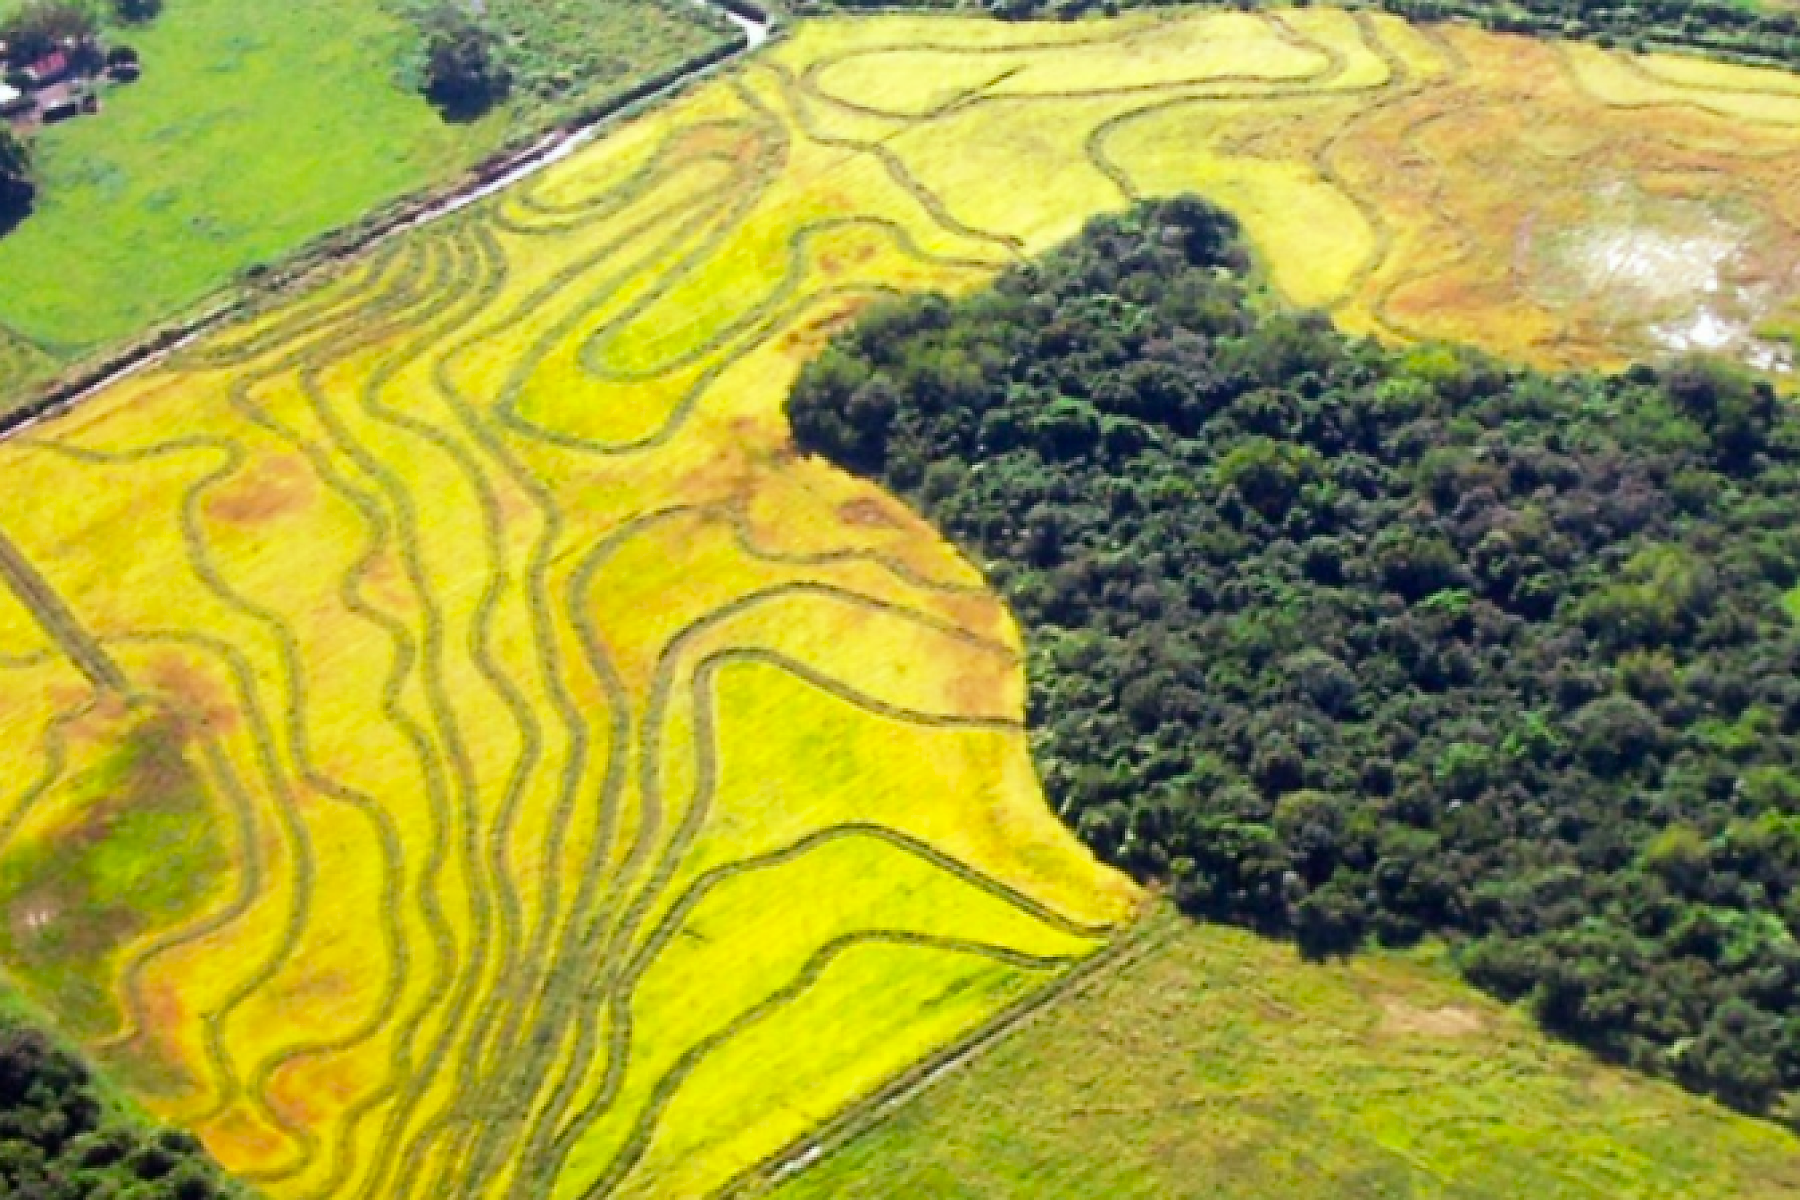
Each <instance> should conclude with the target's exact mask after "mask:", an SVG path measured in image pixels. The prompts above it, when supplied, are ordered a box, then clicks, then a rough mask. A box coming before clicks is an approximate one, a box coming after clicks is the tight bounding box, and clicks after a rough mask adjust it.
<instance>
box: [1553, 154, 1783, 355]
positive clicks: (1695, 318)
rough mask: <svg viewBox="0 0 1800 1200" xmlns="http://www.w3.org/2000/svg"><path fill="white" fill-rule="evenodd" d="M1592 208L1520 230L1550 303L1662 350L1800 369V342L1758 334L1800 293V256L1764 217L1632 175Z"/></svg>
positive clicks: (1593, 198)
mask: <svg viewBox="0 0 1800 1200" xmlns="http://www.w3.org/2000/svg"><path fill="white" fill-rule="evenodd" d="M1582 207H1583V209H1584V210H1585V211H1583V212H1582V213H1581V214H1580V219H1579V220H1578V221H1577V222H1575V223H1574V224H1572V225H1563V226H1561V227H1550V228H1537V227H1532V226H1528V227H1527V228H1526V229H1524V230H1522V231H1521V242H1522V249H1523V251H1524V254H1525V255H1526V256H1528V257H1529V259H1530V262H1529V264H1528V270H1527V271H1526V272H1525V275H1526V277H1527V278H1528V279H1531V280H1532V281H1533V282H1532V284H1531V290H1532V291H1533V293H1534V298H1535V299H1537V300H1538V301H1539V302H1540V303H1542V304H1545V305H1546V306H1548V307H1550V308H1552V309H1554V310H1558V311H1562V312H1565V313H1569V314H1571V315H1579V316H1580V317H1582V318H1584V319H1586V320H1588V321H1592V322H1597V323H1599V324H1601V325H1603V326H1605V327H1607V328H1609V329H1610V330H1611V331H1612V332H1613V333H1614V335H1615V336H1618V337H1619V339H1620V342H1621V343H1623V344H1627V345H1633V344H1635V349H1636V350H1637V352H1638V353H1640V354H1644V355H1646V356H1648V357H1651V358H1659V357H1669V356H1674V355H1681V354H1689V353H1706V354H1720V355H1725V356H1728V357H1732V358H1736V359H1739V360H1740V361H1742V362H1744V363H1746V364H1748V365H1750V366H1753V367H1756V368H1758V369H1759V370H1764V371H1769V372H1772V373H1778V374H1787V373H1792V372H1793V371H1794V370H1795V350H1794V347H1793V346H1792V345H1791V344H1789V343H1787V342H1785V341H1781V340H1776V339H1773V338H1767V337H1763V336H1760V335H1759V333H1758V331H1759V329H1764V328H1766V323H1767V322H1768V321H1769V320H1770V319H1771V318H1773V317H1774V316H1775V315H1776V314H1777V313H1779V312H1780V311H1782V310H1783V308H1784V307H1785V306H1788V305H1791V304H1792V303H1793V301H1794V298H1795V297H1796V296H1800V254H1797V253H1796V250H1795V248H1794V247H1793V246H1792V245H1791V244H1789V243H1788V241H1787V239H1784V238H1781V237H1780V236H1778V235H1775V233H1774V231H1772V230H1770V229H1769V228H1768V227H1767V222H1766V218H1765V217H1764V216H1763V215H1762V214H1759V213H1756V212H1754V211H1751V210H1749V209H1747V208H1745V207H1743V206H1740V205H1737V204H1734V203H1731V202H1730V201H1729V200H1717V201H1713V200H1704V199H1699V198H1689V197H1669V196H1658V195H1653V194H1650V193H1647V192H1645V191H1643V190H1641V189H1640V188H1638V187H1636V186H1633V185H1632V184H1629V183H1626V182H1621V181H1615V182H1611V183H1607V184H1604V185H1602V186H1600V187H1597V188H1595V189H1594V190H1593V192H1592V193H1591V195H1590V196H1589V198H1588V199H1587V201H1586V203H1585V204H1584V205H1583V206H1582Z"/></svg>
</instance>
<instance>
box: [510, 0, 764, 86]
mask: <svg viewBox="0 0 1800 1200" xmlns="http://www.w3.org/2000/svg"><path fill="white" fill-rule="evenodd" d="M487 11H488V17H489V20H490V21H491V22H492V23H493V25H494V26H495V27H496V28H497V29H499V30H500V31H501V32H502V35H503V36H504V37H505V38H506V41H507V45H508V56H509V58H510V60H511V64H512V68H513V71H514V73H515V75H516V77H517V79H518V82H519V97H518V102H519V106H520V107H521V109H524V110H527V111H529V109H531V108H532V107H533V106H542V107H544V108H546V109H547V110H548V111H550V112H554V111H556V110H557V108H558V106H579V105H583V104H591V103H594V102H595V101H598V100H601V99H603V98H605V97H606V96H609V95H612V94H614V93H616V92H619V91H621V90H623V89H624V88H626V87H628V86H630V85H631V84H632V83H633V82H635V81H636V80H638V79H641V78H643V77H644V76H646V75H650V74H654V73H656V72H659V71H662V70H666V69H668V68H671V67H674V66H677V65H678V64H680V63H681V62H684V61H686V60H688V59H690V58H694V57H697V56H698V55H700V54H703V53H705V52H706V51H708V50H711V49H713V48H714V47H716V46H718V45H720V44H721V43H722V42H724V41H725V40H726V38H727V37H729V36H730V35H731V33H732V27H731V23H730V22H729V21H727V20H726V19H725V18H724V17H722V16H719V15H718V14H717V13H714V12H713V11H712V10H710V9H706V8H702V7H700V5H699V4H697V3H695V0H604V2H602V0H487Z"/></svg>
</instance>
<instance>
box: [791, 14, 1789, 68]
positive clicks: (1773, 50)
mask: <svg viewBox="0 0 1800 1200" xmlns="http://www.w3.org/2000/svg"><path fill="white" fill-rule="evenodd" d="M1174 2H1177V0H915V3H916V6H917V7H919V8H961V7H976V6H979V7H981V8H984V9H985V10H986V11H988V12H990V13H992V14H993V15H994V16H997V17H1001V18H1003V19H1005V20H1029V19H1033V18H1043V17H1057V18H1061V19H1064V20H1070V19H1074V18H1077V17H1081V16H1084V15H1087V14H1090V13H1105V14H1108V15H1116V14H1117V13H1118V12H1119V11H1120V10H1121V9H1122V8H1149V7H1155V6H1157V5H1162V4H1169V3H1174ZM1179 2H1182V3H1185V2H1187V0H1179ZM1211 2H1212V3H1214V4H1216V5H1217V6H1219V7H1230V8H1240V9H1250V8H1256V7H1258V6H1259V4H1260V3H1262V2H1263V0H1211ZM1272 2H1274V3H1301V4H1304V3H1307V2H1309V0H1272ZM1346 2H1348V3H1351V4H1352V5H1356V4H1366V5H1367V6H1368V7H1379V8H1381V9H1384V10H1386V11H1388V12H1391V13H1395V14H1398V15H1400V16H1403V17H1406V18H1408V19H1409V20H1414V21H1443V20H1451V19H1455V20H1463V21H1469V22H1472V23H1474V24H1477V25H1481V26H1482V27H1484V28H1487V29H1491V30H1494V31H1496V32H1500V33H1534V34H1543V35H1547V36H1551V37H1565V38H1581V39H1592V40H1595V41H1598V42H1600V43H1601V44H1603V45H1618V46H1624V47H1630V48H1633V49H1638V50H1648V49H1658V48H1667V49H1693V50H1702V51H1704V52H1706V53H1707V54H1708V55H1709V56H1711V57H1715V58H1722V59H1725V60H1727V61H1739V62H1746V63H1755V64H1764V65H1781V66H1790V67H1800V10H1795V9H1794V8H1792V7H1791V6H1783V5H1781V4H1779V3H1747V2H1743V0H1346ZM890 6H891V0H802V3H801V7H802V9H805V8H808V7H813V8H826V9H830V8H850V9H855V8H882V7H890Z"/></svg>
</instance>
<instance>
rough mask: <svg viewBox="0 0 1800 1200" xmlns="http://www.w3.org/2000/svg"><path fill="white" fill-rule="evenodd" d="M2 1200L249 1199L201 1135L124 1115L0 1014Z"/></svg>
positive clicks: (69, 1063)
mask: <svg viewBox="0 0 1800 1200" xmlns="http://www.w3.org/2000/svg"><path fill="white" fill-rule="evenodd" d="M0 1195H3V1196H6V1197H8V1198H9V1200H214V1198H215V1197H217V1198H224V1197H241V1196H243V1195H244V1192H243V1191H242V1189H241V1188H239V1187H237V1186H236V1185H235V1184H231V1183H229V1182H227V1181H226V1180H225V1177H224V1176H223V1175H222V1174H221V1172H220V1171H219V1169H218V1168H217V1167H216V1166H215V1165H213V1163H212V1161H211V1160H210V1159H208V1158H207V1157H206V1155H205V1152H204V1151H203V1150H201V1148H200V1144H199V1143H198V1142H196V1141H195V1140H194V1139H193V1138H192V1137H190V1136H189V1135H187V1134H185V1133H181V1132H178V1131H176V1130H161V1131H155V1130H151V1129H148V1128H146V1127H144V1126H143V1125H142V1124H141V1123H139V1122H136V1121H134V1120H132V1119H130V1118H129V1117H127V1116H125V1115H124V1114H122V1113H120V1112H118V1111H117V1110H116V1109H115V1108H114V1107H113V1106H112V1105H110V1104H109V1103H107V1101H106V1100H105V1099H104V1098H102V1097H101V1096H100V1095H99V1094H98V1093H97V1092H96V1090H95V1088H94V1084H93V1081H92V1079H91V1078H90V1077H89V1076H88V1073H87V1070H86V1068H84V1067H83V1066H82V1065H81V1063H80V1061H79V1060H77V1059H76V1058H75V1057H74V1056H73V1055H71V1054H69V1053H67V1052H66V1051H64V1050H62V1049H61V1048H59V1047H58V1046H56V1045H55V1044H54V1043H52V1042H51V1041H50V1040H49V1039H48V1038H46V1037H45V1036H44V1035H43V1034H42V1033H39V1032H37V1031H36V1030H33V1029H31V1028H29V1027H28V1026H25V1025H21V1024H20V1023H18V1022H17V1021H16V1020H14V1019H12V1018H9V1017H0Z"/></svg>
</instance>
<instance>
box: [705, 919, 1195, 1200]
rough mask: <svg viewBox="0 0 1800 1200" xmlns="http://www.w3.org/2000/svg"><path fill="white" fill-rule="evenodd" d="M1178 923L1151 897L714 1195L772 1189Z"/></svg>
mask: <svg viewBox="0 0 1800 1200" xmlns="http://www.w3.org/2000/svg"><path fill="white" fill-rule="evenodd" d="M1178 927H1179V925H1178V921H1177V920H1176V919H1173V918H1172V914H1170V913H1169V912H1168V911H1167V910H1166V906H1165V905H1163V904H1161V903H1159V902H1156V901H1151V902H1150V903H1148V904H1146V905H1145V908H1144V912H1143V914H1142V915H1140V916H1139V917H1138V918H1137V919H1136V920H1135V921H1134V922H1133V923H1132V924H1131V925H1130V926H1128V927H1126V928H1125V930H1124V931H1123V932H1122V933H1121V934H1120V935H1119V937H1118V938H1117V939H1115V940H1114V941H1113V942H1112V943H1111V944H1110V945H1108V946H1105V947H1103V948H1101V949H1100V950H1097V951H1095V952H1094V953H1093V954H1091V955H1089V956H1088V957H1087V958H1085V959H1083V960H1082V961H1080V962H1079V963H1077V964H1076V965H1075V966H1073V967H1071V968H1070V969H1069V970H1068V971H1067V972H1065V973H1064V974H1063V976H1062V977H1061V978H1060V979H1056V980H1052V981H1051V982H1049V983H1046V984H1044V985H1043V986H1041V987H1038V988H1036V989H1034V990H1033V991H1031V992H1030V993H1028V994H1027V995H1025V996H1024V997H1022V998H1020V999H1019V1000H1018V1001H1016V1002H1014V1003H1013V1004H1010V1005H1008V1006H1007V1007H1006V1008H1003V1009H1001V1010H1000V1011H999V1012H998V1013H996V1014H994V1016H992V1017H990V1018H989V1019H988V1020H986V1021H984V1022H983V1023H982V1024H981V1025H979V1026H977V1027H976V1028H975V1029H974V1030H972V1031H971V1032H970V1033H968V1034H966V1035H965V1036H963V1037H961V1038H958V1039H957V1040H955V1041H952V1042H950V1043H948V1044H947V1045H945V1046H943V1047H941V1048H939V1049H938V1050H937V1051H936V1052H934V1053H932V1054H930V1055H928V1056H926V1057H925V1058H922V1059H920V1060H919V1061H918V1062H915V1063H914V1064H913V1065H912V1066H910V1067H908V1068H906V1069H905V1070H904V1071H902V1072H901V1073H900V1074H898V1075H896V1076H894V1077H893V1078H891V1079H889V1080H888V1081H887V1082H886V1083H884V1084H882V1085H881V1086H880V1087H878V1088H876V1090H875V1091H873V1092H871V1093H869V1095H867V1096H865V1097H864V1098H863V1099H861V1100H857V1101H853V1102H851V1103H850V1104H848V1105H846V1106H845V1107H844V1108H842V1109H840V1110H839V1111H838V1112H837V1113H836V1114H835V1115H833V1116H832V1117H830V1118H828V1119H827V1120H825V1121H824V1122H823V1123H821V1124H820V1125H817V1126H815V1127H814V1128H813V1129H812V1130H810V1131H808V1132H806V1133H804V1134H801V1135H800V1136H799V1137H797V1138H795V1139H794V1140H793V1141H791V1142H789V1143H788V1144H787V1145H786V1146H784V1147H782V1148H781V1149H780V1150H777V1151H776V1152H775V1153H774V1154H771V1155H769V1156H768V1157H766V1158H764V1159H762V1160H761V1161H760V1162H757V1163H755V1164H753V1165H751V1166H750V1167H748V1168H746V1169H745V1170H743V1171H741V1172H739V1173H738V1174H737V1175H736V1176H735V1177H734V1178H732V1179H730V1180H728V1181H727V1182H726V1183H725V1184H724V1185H723V1186H721V1187H719V1188H718V1189H717V1190H715V1191H714V1192H713V1193H712V1194H711V1197H710V1200H748V1198H750V1197H756V1196H763V1195H767V1194H769V1192H770V1189H772V1188H773V1187H775V1186H776V1185H778V1184H780V1183H783V1182H785V1181H787V1180H788V1179H791V1178H793V1177H794V1176H795V1175H798V1174H800V1173H801V1172H802V1171H805V1170H807V1169H808V1168H810V1167H812V1166H813V1165H814V1164H816V1163H818V1162H820V1161H821V1160H823V1159H824V1158H825V1157H826V1156H827V1155H830V1154H834V1153H836V1152H837V1151H839V1150H841V1149H843V1148H844V1147H845V1146H847V1145H849V1144H850V1143H851V1142H853V1141H855V1140H856V1139H857V1138H859V1137H861V1136H862V1135H863V1134H865V1133H867V1132H869V1131H870V1130H872V1129H874V1128H876V1127H877V1126H879V1125H881V1124H882V1123H884V1122H885V1121H887V1120H888V1119H890V1118H891V1117H893V1116H894V1115H895V1114H896V1113H898V1112H899V1111H900V1110H901V1109H902V1108H904V1107H905V1106H906V1105H908V1104H910V1103H911V1102H912V1101H913V1100H915V1099H917V1098H918V1097H919V1096H921V1095H923V1094H924V1093H925V1092H927V1091H929V1090H930V1089H931V1088H933V1087H935V1086H936V1085H937V1084H938V1083H939V1082H941V1081H942V1080H944V1079H946V1078H948V1077H949V1076H950V1075H952V1074H953V1073H955V1072H956V1071H959V1070H961V1069H962V1068H964V1067H966V1066H968V1065H969V1064H971V1063H973V1062H975V1061H976V1060H977V1059H979V1058H980V1057H981V1056H982V1055H984V1054H986V1053H988V1052H989V1051H991V1050H993V1049H995V1048H996V1047H998V1046H999V1045H1000V1044H1001V1043H1003V1042H1005V1041H1006V1040H1007V1039H1008V1038H1010V1037H1012V1036H1013V1035H1014V1034H1015V1033H1018V1032H1019V1031H1021V1030H1023V1029H1024V1028H1025V1027H1026V1026H1028V1025H1030V1024H1031V1022H1032V1021H1034V1020H1035V1019H1037V1018H1038V1017H1039V1016H1041V1015H1043V1014H1044V1013H1046V1012H1048V1011H1049V1010H1050V1009H1051V1008H1052V1007H1054V1006H1055V1005H1056V1004H1057V1003H1059V1002H1061V1001H1063V1000H1072V999H1075V998H1077V997H1079V996H1080V995H1081V994H1083V993H1084V992H1086V991H1087V990H1088V989H1089V988H1091V987H1092V986H1093V985H1094V984H1096V983H1098V982H1099V981H1100V980H1102V979H1104V978H1106V977H1108V976H1110V975H1112V974H1114V973H1116V972H1118V971H1122V970H1124V969H1125V968H1127V967H1129V966H1131V965H1133V964H1135V963H1137V962H1138V961H1140V960H1141V959H1143V958H1144V956H1145V955H1147V954H1149V953H1150V952H1152V951H1153V950H1155V949H1157V948H1158V947H1159V946H1161V945H1162V944H1163V943H1164V942H1166V941H1168V940H1169V938H1170V937H1172V936H1173V935H1174V933H1175V931H1176V929H1177V928H1178Z"/></svg>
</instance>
